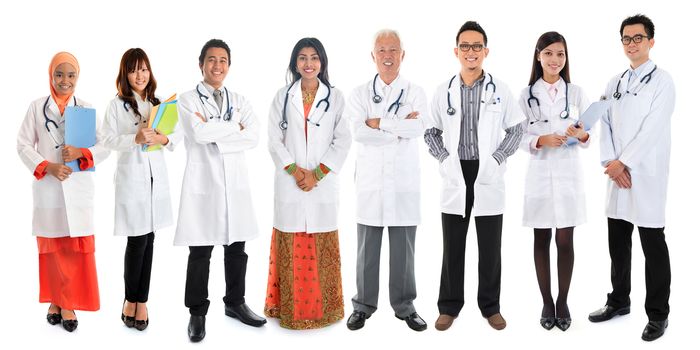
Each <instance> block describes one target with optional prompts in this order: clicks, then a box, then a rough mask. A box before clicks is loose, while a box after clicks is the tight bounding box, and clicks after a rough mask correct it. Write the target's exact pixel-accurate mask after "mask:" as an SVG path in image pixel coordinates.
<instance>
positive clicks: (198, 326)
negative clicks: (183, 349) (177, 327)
mask: <svg viewBox="0 0 700 350" xmlns="http://www.w3.org/2000/svg"><path fill="white" fill-rule="evenodd" d="M204 323H206V317H205V316H195V315H190V324H189V325H188V326H187V335H188V336H189V337H190V341H191V342H193V343H197V342H199V341H201V340H202V339H204V336H205V335H207V331H206V329H205V328H204Z"/></svg>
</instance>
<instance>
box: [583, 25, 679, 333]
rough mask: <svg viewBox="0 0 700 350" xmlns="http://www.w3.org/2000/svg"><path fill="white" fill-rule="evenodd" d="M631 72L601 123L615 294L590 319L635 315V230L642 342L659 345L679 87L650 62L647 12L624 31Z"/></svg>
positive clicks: (611, 88)
mask: <svg viewBox="0 0 700 350" xmlns="http://www.w3.org/2000/svg"><path fill="white" fill-rule="evenodd" d="M620 36H621V40H622V48H623V50H624V52H625V55H626V56H627V58H628V59H629V61H630V68H628V69H627V70H625V71H624V72H623V73H621V74H619V75H617V76H615V77H613V78H612V79H611V80H610V82H609V83H608V86H607V89H606V90H605V96H606V97H607V98H609V99H612V107H611V109H610V110H609V111H608V113H607V114H606V115H605V116H603V119H602V123H601V126H600V137H601V139H600V160H601V164H602V165H603V166H604V167H605V174H606V175H608V176H609V178H610V181H608V186H607V187H608V188H607V196H606V215H607V216H608V243H609V246H610V247H609V250H610V258H611V262H612V269H611V279H612V286H613V291H612V292H611V293H610V294H608V298H607V302H606V305H605V306H604V307H603V308H601V309H600V310H597V311H595V312H593V313H592V314H590V316H589V320H591V321H592V322H600V321H607V320H609V319H610V318H612V317H614V316H617V315H624V314H627V313H629V312H630V298H629V295H630V284H631V282H630V270H631V247H632V231H633V230H634V226H637V229H638V231H639V238H640V240H641V243H642V249H643V250H644V257H645V259H646V264H645V276H646V289H647V295H646V300H645V303H644V307H645V309H646V313H647V317H648V318H649V322H648V324H647V326H646V327H645V328H644V331H643V333H642V339H644V340H647V341H652V340H655V339H657V338H659V337H661V336H662V335H663V334H664V331H665V329H666V327H667V326H668V313H669V305H668V299H669V295H670V285H671V267H670V262H669V254H668V247H667V245H666V239H665V234H664V227H665V226H666V221H665V214H666V191H667V185H668V171H669V160H670V155H671V115H672V114H673V108H674V105H675V98H676V94H675V88H674V84H673V80H672V79H671V76H670V75H669V73H668V72H666V71H665V70H663V69H661V68H659V67H657V65H656V64H655V63H654V62H652V61H651V60H650V59H649V51H650V50H651V48H652V47H653V46H654V24H653V22H652V21H651V20H650V19H649V18H648V17H646V16H644V15H635V16H631V17H628V18H626V19H625V20H624V21H623V22H622V25H621V26H620Z"/></svg>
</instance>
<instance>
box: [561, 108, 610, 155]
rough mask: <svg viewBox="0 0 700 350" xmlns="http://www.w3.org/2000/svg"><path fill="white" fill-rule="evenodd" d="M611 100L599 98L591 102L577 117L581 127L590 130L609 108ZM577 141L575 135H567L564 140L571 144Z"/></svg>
mask: <svg viewBox="0 0 700 350" xmlns="http://www.w3.org/2000/svg"><path fill="white" fill-rule="evenodd" d="M611 103H612V100H601V101H598V102H593V103H592V104H591V105H590V106H589V107H588V109H586V111H585V112H583V114H581V116H580V117H579V118H578V121H580V122H581V123H583V129H584V130H586V131H588V130H591V128H592V127H593V125H595V123H597V122H598V120H600V118H601V117H602V116H603V114H605V113H606V112H607V111H608V109H609V108H610V104H611ZM576 143H578V139H577V138H575V137H569V138H568V139H567V140H566V144H567V145H569V146H571V145H575V144H576Z"/></svg>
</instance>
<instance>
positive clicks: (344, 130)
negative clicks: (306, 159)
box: [321, 90, 352, 173]
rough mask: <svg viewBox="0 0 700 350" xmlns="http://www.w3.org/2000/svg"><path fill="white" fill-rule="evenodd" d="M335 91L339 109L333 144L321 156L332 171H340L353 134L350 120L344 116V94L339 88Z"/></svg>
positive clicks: (336, 116) (337, 110) (323, 162)
mask: <svg viewBox="0 0 700 350" xmlns="http://www.w3.org/2000/svg"><path fill="white" fill-rule="evenodd" d="M334 92H335V93H336V94H337V95H338V96H337V97H336V98H335V101H334V102H335V103H337V104H338V105H339V106H338V109H336V115H335V119H334V122H335V127H334V128H333V140H331V144H330V146H329V147H328V150H327V151H326V153H324V154H323V156H322V157H321V163H322V164H324V165H325V166H327V167H328V168H330V169H331V171H333V172H335V173H339V172H340V169H341V168H342V167H343V163H344V162H345V158H346V157H347V156H348V152H349V151H350V145H351V144H352V136H351V135H350V128H349V127H348V122H347V120H346V119H345V117H344V116H343V112H344V110H345V99H344V98H343V94H342V93H341V92H340V91H339V90H335V91H334Z"/></svg>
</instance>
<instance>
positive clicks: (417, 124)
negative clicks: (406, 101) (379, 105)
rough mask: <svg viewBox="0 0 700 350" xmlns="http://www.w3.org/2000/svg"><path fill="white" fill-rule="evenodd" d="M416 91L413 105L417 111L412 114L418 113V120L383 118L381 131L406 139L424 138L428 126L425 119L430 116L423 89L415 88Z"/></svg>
mask: <svg viewBox="0 0 700 350" xmlns="http://www.w3.org/2000/svg"><path fill="white" fill-rule="evenodd" d="M414 91H415V92H416V94H415V95H414V97H413V101H411V105H412V106H414V107H415V109H414V110H413V111H412V112H418V117H417V118H416V119H385V118H382V119H381V120H380V121H379V129H380V130H384V131H386V132H388V133H390V134H392V135H395V136H398V137H400V138H404V139H413V138H416V137H419V136H423V133H424V132H425V128H426V124H427V123H426V120H425V118H427V116H428V106H427V102H426V97H425V92H424V91H423V89H421V88H420V87H414ZM402 117H405V116H402Z"/></svg>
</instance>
